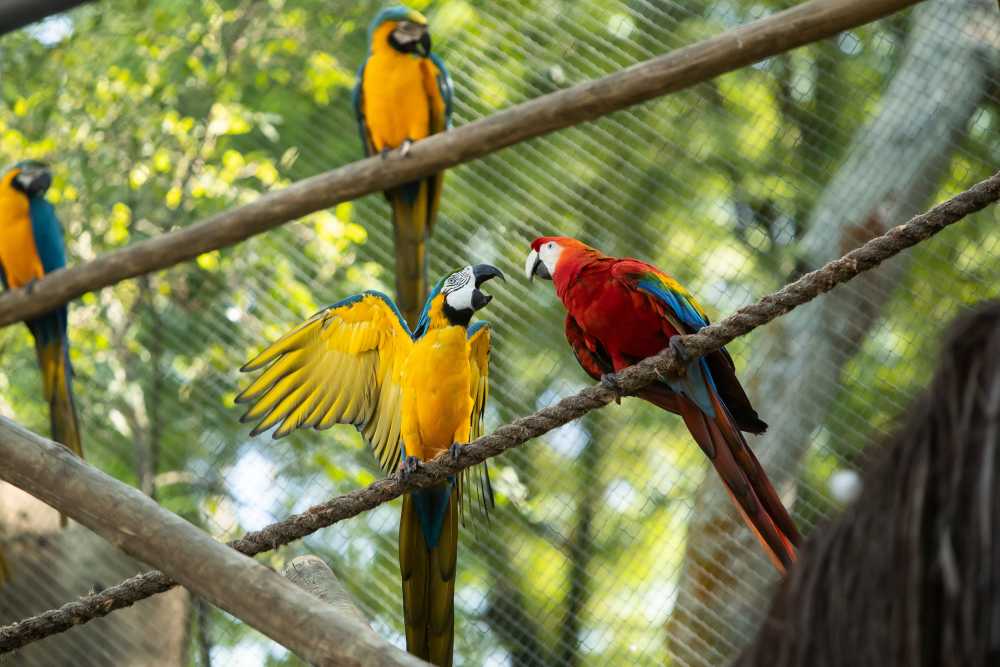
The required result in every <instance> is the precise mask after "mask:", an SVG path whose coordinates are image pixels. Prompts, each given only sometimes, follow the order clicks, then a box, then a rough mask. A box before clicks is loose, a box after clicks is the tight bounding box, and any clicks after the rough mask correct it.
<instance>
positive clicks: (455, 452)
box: [448, 442, 462, 463]
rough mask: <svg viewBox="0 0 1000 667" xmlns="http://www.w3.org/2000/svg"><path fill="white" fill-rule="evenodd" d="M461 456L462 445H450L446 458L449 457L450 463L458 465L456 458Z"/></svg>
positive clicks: (455, 443)
mask: <svg viewBox="0 0 1000 667" xmlns="http://www.w3.org/2000/svg"><path fill="white" fill-rule="evenodd" d="M461 455H462V445H460V444H458V443H457V442H454V443H452V445H451V447H449V448H448V456H449V457H451V462H452V463H458V457H459V456H461Z"/></svg>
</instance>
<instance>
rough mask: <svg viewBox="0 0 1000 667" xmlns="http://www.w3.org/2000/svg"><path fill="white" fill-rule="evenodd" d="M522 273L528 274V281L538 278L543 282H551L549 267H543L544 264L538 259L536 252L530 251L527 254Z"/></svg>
mask: <svg viewBox="0 0 1000 667" xmlns="http://www.w3.org/2000/svg"><path fill="white" fill-rule="evenodd" d="M524 272H525V273H526V274H528V280H529V281H530V280H534V278H535V276H538V277H539V278H544V279H545V280H552V274H550V273H549V267H547V266H545V262H543V261H542V258H541V257H539V255H538V252H537V251H535V250H532V251H531V252H530V253H528V259H527V260H526V261H525V263H524Z"/></svg>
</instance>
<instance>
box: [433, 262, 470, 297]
mask: <svg viewBox="0 0 1000 667" xmlns="http://www.w3.org/2000/svg"><path fill="white" fill-rule="evenodd" d="M474 278H475V276H474V275H473V272H472V267H471V266H467V267H465V268H464V269H462V270H461V271H456V272H455V273H453V274H451V275H450V276H448V277H447V278H446V279H445V281H444V286H443V287H442V288H441V291H442V292H444V293H445V295H447V294H451V293H452V292H457V291H458V290H460V289H462V288H463V287H465V286H466V285H472V284H474V283H473V279H474Z"/></svg>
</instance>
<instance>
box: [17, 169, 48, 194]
mask: <svg viewBox="0 0 1000 667" xmlns="http://www.w3.org/2000/svg"><path fill="white" fill-rule="evenodd" d="M19 168H20V170H21V172H20V173H19V174H18V175H17V176H15V177H14V180H13V181H11V185H12V186H13V187H14V189H15V190H20V191H21V192H23V193H24V194H26V195H28V196H29V197H40V196H42V195H44V194H45V192H46V190H48V189H49V186H50V185H52V172H51V171H49V165H47V164H45V163H44V162H34V161H32V162H23V163H21V165H20V167H19Z"/></svg>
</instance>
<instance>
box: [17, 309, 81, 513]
mask: <svg viewBox="0 0 1000 667" xmlns="http://www.w3.org/2000/svg"><path fill="white" fill-rule="evenodd" d="M28 328H29V329H31V334H32V335H33V336H34V337H35V352H36V353H37V355H38V366H39V368H41V371H42V388H43V390H44V391H45V400H47V401H48V402H49V420H50V422H51V429H52V430H51V436H52V439H53V440H55V441H56V442H59V443H62V444H63V445H65V446H66V447H67V448H68V449H69V450H70V451H71V452H73V453H74V454H76V455H77V456H79V457H83V444H82V442H81V440H80V424H79V420H78V419H77V417H76V403H75V401H74V400H73V380H72V374H73V371H72V368H71V367H70V363H69V339H68V338H67V337H66V307H65V306H63V307H62V308H60V309H58V310H56V311H55V312H52V313H49V314H48V315H43V316H42V317H40V318H38V319H36V320H31V321H30V322H28ZM60 519H61V522H62V525H64V526H65V525H66V517H65V516H61V517H60Z"/></svg>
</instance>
